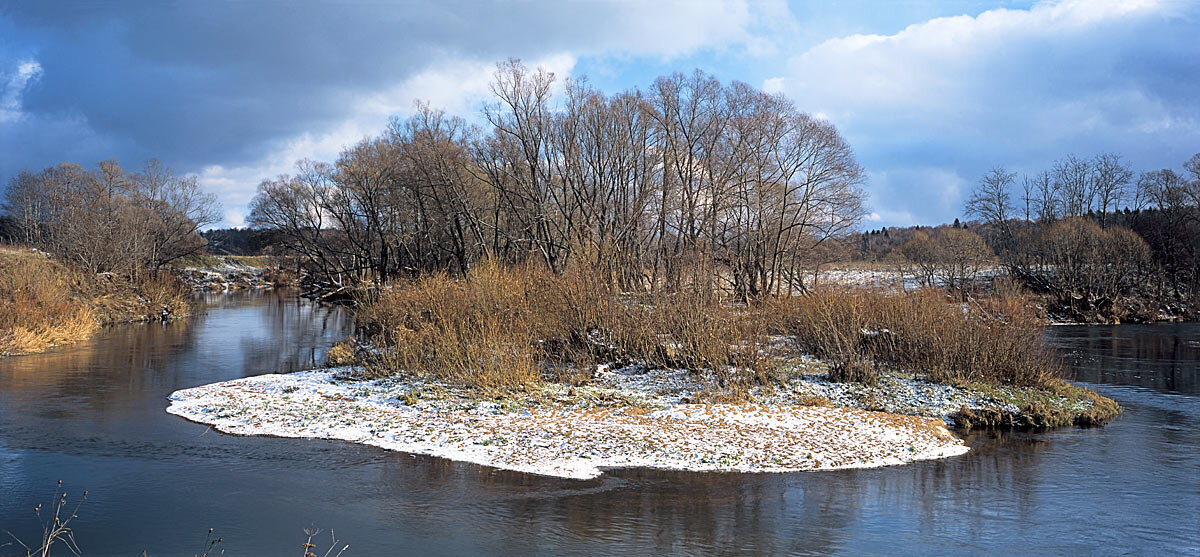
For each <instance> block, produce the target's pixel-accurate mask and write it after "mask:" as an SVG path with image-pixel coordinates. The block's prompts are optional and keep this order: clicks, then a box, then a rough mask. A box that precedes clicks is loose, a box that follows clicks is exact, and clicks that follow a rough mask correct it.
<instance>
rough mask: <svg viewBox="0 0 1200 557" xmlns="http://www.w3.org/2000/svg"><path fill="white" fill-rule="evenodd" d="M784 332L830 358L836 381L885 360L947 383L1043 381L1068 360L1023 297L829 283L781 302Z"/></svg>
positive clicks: (867, 377) (870, 373)
mask: <svg viewBox="0 0 1200 557" xmlns="http://www.w3.org/2000/svg"><path fill="white" fill-rule="evenodd" d="M776 312H777V314H778V315H779V320H778V322H777V327H778V332H781V333H783V334H790V335H794V336H795V338H796V341H797V343H798V344H799V346H800V347H801V348H802V349H803V350H806V351H808V352H811V353H812V354H813V355H815V356H817V357H819V358H822V359H826V360H828V361H829V363H830V366H831V377H832V378H834V379H835V380H850V381H860V382H867V383H870V382H873V381H874V376H875V374H876V373H877V369H878V368H879V367H880V366H885V367H890V368H893V369H901V370H906V371H910V372H915V373H920V374H923V375H925V376H927V377H929V378H930V379H932V380H934V381H942V382H967V381H982V382H998V383H1011V384H1018V385H1035V386H1042V385H1045V384H1047V382H1048V381H1050V380H1051V379H1053V378H1055V377H1057V376H1059V375H1060V374H1061V369H1062V366H1061V364H1060V362H1059V361H1058V360H1057V357H1056V356H1055V354H1054V352H1053V350H1052V349H1051V348H1050V347H1049V346H1047V345H1046V344H1045V342H1044V341H1043V340H1042V337H1041V334H1042V327H1041V322H1040V320H1039V319H1038V316H1037V314H1036V312H1035V311H1034V310H1033V309H1032V308H1030V307H1029V305H1028V304H1027V303H1026V302H1025V300H1024V298H1020V297H1015V296H1003V297H1001V296H997V297H992V298H987V299H983V300H977V301H973V302H970V303H953V302H952V301H951V300H950V299H949V298H948V297H947V296H946V294H945V293H944V292H941V291H937V290H933V289H922V290H918V291H914V292H882V291H876V290H864V289H858V290H851V289H844V288H823V289H819V290H815V291H812V292H810V293H809V294H807V295H805V296H802V297H798V298H795V299H789V300H781V301H779V302H776Z"/></svg>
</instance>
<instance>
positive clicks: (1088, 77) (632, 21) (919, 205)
mask: <svg viewBox="0 0 1200 557" xmlns="http://www.w3.org/2000/svg"><path fill="white" fill-rule="evenodd" d="M1198 35H1200V2H1193V1H1190V0H1177V1H1176V0H1130V1H1111V2H1109V1H1088V2H1072V1H1067V2H982V1H948V2H921V1H915V2H900V1H882V0H881V1H861V0H860V1H844V2H786V3H785V2H775V1H767V0H763V1H735V0H729V1H724V2H703V1H699V0H697V1H689V2H670V1H661V0H660V1H654V2H650V1H647V2H632V1H625V2H614V3H599V2H582V1H576V2H525V1H522V2H516V1H508V2H499V3H483V2H430V3H425V4H422V3H415V2H403V3H392V2H385V1H375V0H342V1H335V2H309V3H305V2H297V3H291V2H281V1H274V0H258V1H246V2H231V1H219V0H218V1H211V2H200V1H197V2H156V3H145V2H127V3H126V2H104V1H94V0H89V1H71V0H65V1H58V2H37V1H28V2H18V1H15V0H12V1H10V0H0V180H2V181H3V182H7V181H8V179H9V177H11V176H12V175H13V174H15V173H16V172H18V171H19V170H21V169H40V168H42V167H45V166H48V165H51V164H53V163H55V162H58V161H63V160H67V161H74V162H79V163H82V164H85V165H90V164H93V163H95V162H97V161H100V160H102V159H105V158H109V157H117V158H118V159H120V160H121V161H122V162H123V163H124V164H125V165H126V166H127V167H137V166H140V164H141V162H142V161H143V160H144V159H146V158H148V157H157V158H159V159H161V160H163V161H164V162H166V163H167V164H168V165H170V166H171V167H173V168H174V169H176V170H177V171H179V172H187V173H195V174H196V175H197V176H198V177H199V180H200V182H201V184H202V185H203V186H204V187H205V188H206V189H208V190H209V191H212V192H214V193H216V194H217V195H218V196H219V198H220V199H221V201H222V203H223V204H224V207H225V221H224V222H223V223H222V224H223V225H239V224H241V223H242V219H243V216H244V213H245V208H246V203H248V202H249V200H250V198H251V197H252V196H253V194H254V190H255V187H256V186H257V184H258V182H259V181H261V180H262V179H264V178H268V177H273V176H275V175H278V174H280V173H285V172H289V171H291V169H292V165H293V163H294V162H295V161H296V160H297V159H299V158H303V157H311V158H316V159H322V160H333V158H335V157H336V155H337V152H338V151H339V150H340V149H341V148H342V147H343V146H345V145H348V144H352V143H354V142H356V141H358V140H359V139H362V138H363V137H366V136H369V135H375V134H378V133H380V132H381V131H382V130H383V128H384V126H385V124H386V122H387V120H388V118H389V117H390V116H392V115H404V114H406V113H408V112H410V111H411V110H412V106H413V102H414V101H415V100H418V99H423V100H428V101H430V102H431V103H432V104H433V105H434V106H438V107H442V108H445V109H447V110H448V111H450V112H453V113H457V114H460V115H463V116H466V117H468V118H476V117H477V116H478V108H479V103H480V102H481V101H482V100H483V99H484V97H485V96H486V92H487V83H488V80H489V79H490V74H491V71H492V69H493V67H494V64H495V62H496V61H498V60H501V59H504V58H508V57H510V56H515V57H519V58H522V59H523V60H525V61H526V63H528V64H530V65H543V66H545V67H547V68H549V69H551V70H553V71H555V72H556V73H557V74H558V75H559V76H572V77H580V76H584V75H586V76H587V77H588V79H589V80H590V81H591V82H592V83H593V84H594V85H596V86H598V87H600V88H602V89H604V90H607V91H612V92H615V91H619V90H624V89H628V88H632V87H643V88H645V87H647V86H648V85H649V84H650V82H651V81H652V80H653V79H654V77H656V76H658V75H662V74H666V73H670V72H673V71H684V72H688V71H691V70H692V69H694V68H700V69H703V70H705V71H708V72H711V73H713V74H715V75H717V76H718V77H720V78H721V79H722V80H723V81H730V80H740V81H745V82H747V83H750V84H752V85H755V86H757V87H761V88H764V89H767V90H769V91H773V92H780V93H783V94H786V95H788V96H789V97H791V98H792V99H794V100H795V101H796V103H797V104H798V105H799V106H800V107H801V108H802V109H803V110H806V111H808V112H810V113H812V114H815V115H819V116H821V117H823V118H826V119H828V120H829V121H831V122H833V123H834V124H835V125H837V127H838V128H839V129H840V130H841V131H842V133H843V134H844V135H845V136H846V138H847V139H848V140H849V142H850V144H851V145H852V146H853V147H854V149H855V152H856V154H857V156H858V159H859V162H860V163H861V164H862V166H863V167H864V168H865V169H866V170H867V173H868V177H869V181H868V183H867V184H866V189H867V191H868V193H869V194H870V201H869V205H870V207H871V210H872V216H871V220H870V221H869V222H867V223H865V224H864V226H869V227H878V226H884V225H887V226H897V225H909V224H935V223H940V222H948V221H951V220H953V219H954V218H955V217H958V216H960V215H961V207H962V200H963V198H964V196H965V195H966V193H967V191H968V190H969V189H970V188H971V186H972V185H973V184H974V183H976V182H977V181H978V180H979V178H980V177H981V176H982V175H983V174H984V173H985V172H986V171H987V170H988V169H990V168H991V167H993V166H995V165H1004V166H1006V167H1008V168H1009V169H1011V170H1015V171H1017V172H1028V173H1034V172H1038V171H1040V170H1042V169H1044V168H1046V167H1048V166H1049V165H1050V164H1051V163H1052V162H1053V161H1054V159H1056V158H1060V157H1062V156H1065V155H1066V154H1069V153H1074V154H1077V155H1080V156H1090V155H1092V154H1095V153H1098V152H1101V151H1111V152H1117V153H1120V154H1122V155H1123V156H1124V157H1125V158H1126V159H1127V160H1128V161H1129V162H1131V163H1132V165H1133V166H1134V168H1135V170H1137V171H1142V170H1151V169H1158V168H1164V167H1172V168H1177V167H1178V166H1179V165H1180V164H1181V163H1182V162H1183V161H1184V160H1185V159H1187V158H1188V157H1189V156H1191V155H1192V154H1194V153H1196V152H1200V39H1197V36H1198Z"/></svg>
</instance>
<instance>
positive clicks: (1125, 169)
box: [1091, 153, 1133, 227]
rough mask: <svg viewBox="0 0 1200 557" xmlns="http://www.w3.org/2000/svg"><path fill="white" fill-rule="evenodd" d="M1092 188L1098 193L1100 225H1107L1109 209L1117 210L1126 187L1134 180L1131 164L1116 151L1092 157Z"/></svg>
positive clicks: (1124, 194)
mask: <svg viewBox="0 0 1200 557" xmlns="http://www.w3.org/2000/svg"><path fill="white" fill-rule="evenodd" d="M1091 166H1092V181H1093V187H1092V190H1093V191H1094V192H1095V194H1096V203H1097V209H1099V211H1100V214H1099V217H1100V226H1102V227H1103V226H1105V225H1106V223H1107V220H1108V212H1109V209H1110V208H1111V209H1113V210H1116V209H1118V208H1119V207H1118V205H1119V203H1120V202H1121V200H1122V199H1124V198H1125V196H1126V188H1127V187H1128V186H1129V183H1130V181H1131V180H1133V171H1132V170H1130V168H1129V165H1128V164H1126V163H1125V162H1124V161H1122V160H1121V156H1120V155H1117V154H1115V153H1101V154H1099V155H1096V157H1095V158H1093V159H1092V163H1091Z"/></svg>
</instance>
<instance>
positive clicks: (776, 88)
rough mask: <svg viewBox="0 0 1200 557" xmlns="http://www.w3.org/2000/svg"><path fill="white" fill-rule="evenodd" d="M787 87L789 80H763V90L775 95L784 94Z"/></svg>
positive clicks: (774, 78)
mask: <svg viewBox="0 0 1200 557" xmlns="http://www.w3.org/2000/svg"><path fill="white" fill-rule="evenodd" d="M786 87H787V78H784V77H771V78H767V79H764V80H763V84H762V90H763V91H766V92H768V93H771V94H772V95H774V94H775V93H782V92H783V91H784V90H785V88H786Z"/></svg>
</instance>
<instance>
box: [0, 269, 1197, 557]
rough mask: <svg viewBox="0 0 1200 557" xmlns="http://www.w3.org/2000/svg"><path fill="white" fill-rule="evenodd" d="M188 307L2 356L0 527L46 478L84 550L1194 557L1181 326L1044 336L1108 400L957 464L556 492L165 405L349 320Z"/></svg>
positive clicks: (311, 342)
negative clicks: (58, 490) (67, 507)
mask: <svg viewBox="0 0 1200 557" xmlns="http://www.w3.org/2000/svg"><path fill="white" fill-rule="evenodd" d="M206 303H207V305H208V309H207V311H205V312H204V313H203V314H202V315H198V316H195V317H193V318H190V319H187V320H184V321H178V322H173V323H168V324H158V323H154V324H139V325H125V326H119V327H113V328H110V329H107V330H105V331H104V332H103V333H102V334H101V335H99V336H98V337H97V338H95V339H94V340H92V341H89V342H87V343H83V344H79V345H76V346H72V347H67V348H63V349H58V350H54V351H52V352H50V353H47V354H41V355H32V356H23V357H16V358H8V359H3V360H0V535H3V530H10V531H11V532H12V533H13V534H14V535H16V536H17V537H19V538H22V539H24V540H27V541H30V540H34V539H36V538H37V537H38V535H39V533H40V526H39V524H38V522H37V519H36V517H35V516H34V514H33V507H34V505H36V504H37V503H39V502H48V499H49V498H50V496H51V493H52V491H53V489H54V485H55V482H56V481H57V480H59V479H62V480H63V482H64V485H65V486H66V487H67V488H68V489H69V490H70V491H71V497H72V499H73V498H74V496H75V495H76V493H77V492H78V491H81V490H83V489H87V490H89V491H90V493H89V495H88V498H87V502H86V503H85V504H84V505H83V507H82V508H81V509H80V510H79V518H78V519H76V521H75V522H74V523H73V526H74V529H75V536H76V539H77V541H78V543H79V546H80V547H81V549H82V550H83V552H84V554H85V555H138V554H141V552H143V551H146V552H147V553H148V554H149V555H192V554H198V553H200V552H202V551H203V549H204V548H203V545H204V538H205V534H206V533H207V531H208V529H209V528H210V527H211V528H214V529H215V531H216V535H219V536H221V537H223V538H224V542H223V543H222V544H221V546H220V547H221V548H224V549H225V550H226V554H227V555H282V554H289V555H290V554H296V553H297V552H298V550H299V549H300V544H301V543H303V541H304V536H303V534H302V532H301V530H302V529H303V528H311V527H315V528H320V529H322V530H323V532H322V533H321V534H320V535H319V536H318V538H317V540H316V541H318V542H320V544H321V547H320V551H318V554H320V553H323V552H324V549H325V547H326V546H327V545H328V539H327V538H326V536H327V535H328V532H329V530H330V529H332V530H333V531H334V532H336V534H337V537H338V538H339V539H340V540H342V541H343V542H345V543H349V544H350V550H349V551H348V552H347V553H346V555H347V556H353V555H395V554H411V555H441V554H447V555H450V554H460V555H461V554H502V555H521V554H529V553H551V554H561V553H575V554H580V553H586V554H597V553H605V554H608V553H615V554H650V553H692V554H695V553H734V552H737V553H749V554H829V553H844V554H855V555H863V554H888V555H895V554H920V555H936V554H946V555H959V554H963V553H971V554H976V553H992V554H1013V553H1024V554H1028V553H1036V554H1068V553H1099V554H1139V555H1162V554H1200V325H1196V324H1183V325H1174V324H1171V325H1150V326H1136V325H1122V326H1117V327H1056V328H1053V329H1052V330H1051V335H1052V337H1053V338H1054V340H1055V342H1056V343H1058V344H1059V345H1060V346H1061V347H1062V349H1063V351H1064V354H1065V356H1066V357H1067V359H1068V361H1070V362H1072V363H1073V369H1074V373H1075V376H1076V379H1077V380H1079V381H1081V382H1083V383H1085V384H1086V385H1088V386H1090V387H1093V388H1096V389H1098V390H1099V391H1100V392H1102V393H1103V394H1105V395H1107V396H1109V397H1112V398H1114V399H1116V400H1117V401H1118V402H1120V403H1121V405H1122V406H1123V407H1124V408H1125V414H1124V415H1122V416H1121V417H1120V418H1118V419H1117V421H1116V422H1114V423H1112V424H1110V425H1108V426H1106V427H1104V428H1095V429H1064V430H1059V431H1053V432H1049V433H1003V434H979V435H972V436H970V437H969V439H968V441H969V443H970V445H971V447H972V451H971V452H970V453H968V454H967V455H964V456H961V457H955V458H950V459H944V460H939V461H929V462H921V463H916V464H912V465H907V466H901V467H892V468H882V469H871V470H846V471H833V472H815V473H811V472H810V473H798V474H771V475H766V474H760V475H755V474H704V473H681V472H663V471H653V470H620V471H613V472H611V473H609V474H606V475H604V476H602V477H601V478H598V479H596V480H591V481H570V480H558V479H553V478H544V477H537V476H530V475H525V474H518V473H510V472H504V471H498V470H494V469H489V468H484V467H480V466H475V465H469V464H461V463H455V462H450V461H446V460H441V459H435V458H429V457H414V456H411V455H405V454H400V453H389V452H385V451H382V450H379V449H375V448H372V447H364V446H358V445H353V444H349V443H342V442H332V441H321V440H306V439H279V438H267V437H234V436H229V435H224V434H221V433H217V432H215V431H211V430H209V429H208V428H207V427H206V426H203V425H199V424H195V423H191V422H188V421H186V420H183V419H181V418H178V417H175V416H172V415H169V414H167V413H166V412H165V411H164V409H165V408H166V406H167V400H166V397H167V395H169V394H170V393H171V392H173V391H175V390H177V389H181V388H186V387H192V386H196V385H202V384H205V383H211V382H214V381H223V380H227V379H233V378H237V377H244V376H247V375H255V374H260V373H270V372H278V371H291V370H299V369H305V368H308V367H311V366H312V364H313V362H317V361H320V360H321V357H322V350H323V349H324V348H325V347H327V346H329V345H330V344H332V343H333V342H335V341H337V340H339V339H341V338H344V337H345V336H347V335H348V334H349V332H350V330H351V328H352V324H351V322H350V320H349V319H348V318H347V316H346V315H345V313H344V312H343V311H342V310H340V309H338V308H327V307H319V306H316V305H313V304H311V303H309V302H306V301H302V300H298V299H296V298H294V297H289V296H287V295H283V294H278V293H258V294H255V293H245V294H237V295H213V296H210V297H209V298H207V299H206ZM7 541H8V539H7V538H5V539H0V546H3V544H4V543H5V542H7ZM19 549H20V548H19V546H8V547H0V555H6V554H21V555H23V554H24V553H23V550H22V551H18V550H19Z"/></svg>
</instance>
